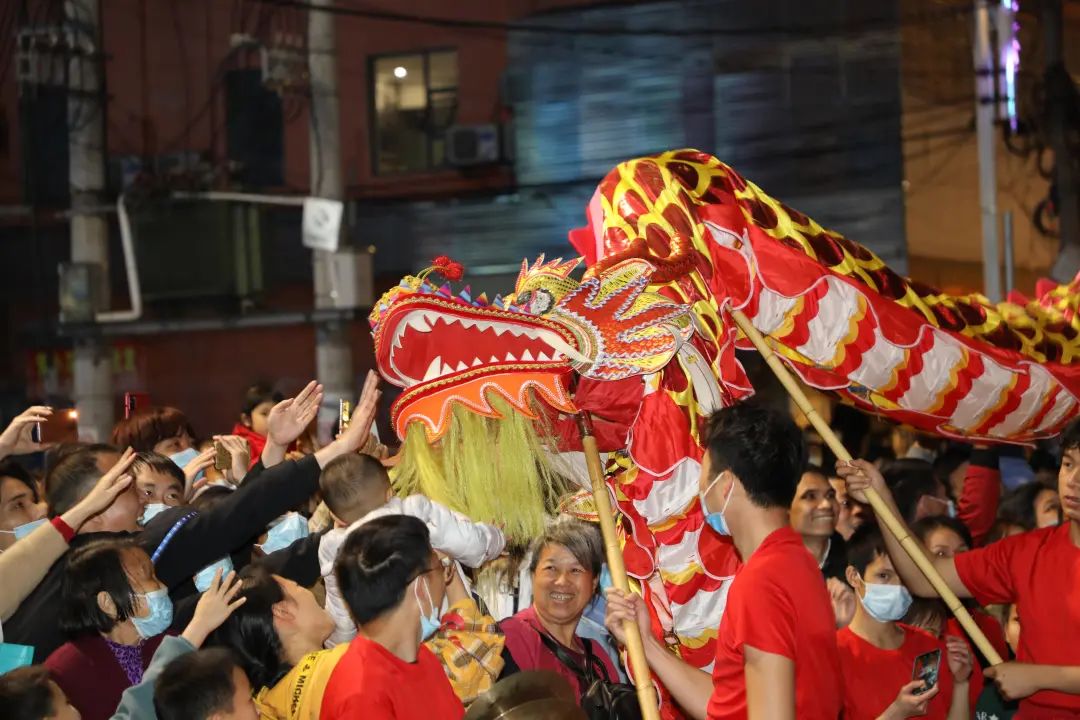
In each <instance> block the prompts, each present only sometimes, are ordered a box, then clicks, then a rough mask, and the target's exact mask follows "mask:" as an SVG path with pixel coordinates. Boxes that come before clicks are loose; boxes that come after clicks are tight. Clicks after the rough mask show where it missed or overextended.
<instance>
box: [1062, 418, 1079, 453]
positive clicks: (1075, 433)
mask: <svg viewBox="0 0 1080 720" xmlns="http://www.w3.org/2000/svg"><path fill="white" fill-rule="evenodd" d="M1060 445H1061V452H1063V453H1064V452H1065V451H1066V450H1076V449H1077V448H1080V420H1073V421H1072V422H1071V423H1069V426H1068V427H1067V428H1065V431H1064V432H1063V433H1061V438H1060Z"/></svg>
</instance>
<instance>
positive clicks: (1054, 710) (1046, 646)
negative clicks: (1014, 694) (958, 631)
mask: <svg viewBox="0 0 1080 720" xmlns="http://www.w3.org/2000/svg"><path fill="white" fill-rule="evenodd" d="M1069 527H1070V523H1065V524H1062V525H1058V526H1057V527H1052V528H1044V529H1042V530H1033V531H1031V532H1027V533H1023V534H1021V535H1014V536H1012V537H1009V538H1005V539H1004V540H1001V541H999V542H996V543H994V544H992V545H988V546H986V547H984V548H979V549H978V550H972V551H971V552H966V553H961V554H959V555H957V556H956V558H955V562H956V573H957V575H959V576H960V582H962V583H964V587H966V588H967V589H968V591H969V592H970V593H971V594H972V596H973V597H974V598H975V600H977V601H978V603H979V604H980V605H991V604H1002V603H1015V604H1016V609H1017V612H1018V613H1019V615H1020V628H1021V630H1020V647H1019V652H1018V653H1017V658H1016V659H1017V660H1018V661H1019V662H1026V663H1035V664H1037V665H1072V666H1076V665H1080V548H1078V547H1076V546H1075V545H1073V543H1072V540H1071V539H1070V538H1069ZM1016 717H1017V718H1022V719H1023V720H1042V718H1080V695H1067V694H1065V693H1059V692H1052V691H1049V690H1044V691H1043V692H1038V693H1035V694H1034V695H1032V696H1031V697H1029V698H1026V699H1024V700H1021V701H1020V712H1019V713H1018V714H1017V715H1016Z"/></svg>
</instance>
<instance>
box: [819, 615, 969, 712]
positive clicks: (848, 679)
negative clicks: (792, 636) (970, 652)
mask: <svg viewBox="0 0 1080 720" xmlns="http://www.w3.org/2000/svg"><path fill="white" fill-rule="evenodd" d="M899 625H900V627H901V628H903V629H904V644H903V645H901V646H900V647H899V648H897V649H896V650H882V649H881V648H879V647H877V646H875V645H871V644H870V643H869V642H868V641H866V640H864V639H863V638H861V637H859V636H858V635H856V634H855V633H853V632H852V631H851V628H850V627H846V628H844V629H842V630H840V631H838V632H837V633H836V645H837V648H839V650H840V667H841V668H843V672H844V688H845V690H844V720H874V718H876V717H878V716H879V715H881V713H883V712H885V710H886V708H888V707H889V706H890V705H892V703H893V700H896V696H897V695H898V694H899V693H900V688H902V687H904V686H905V685H907V684H908V683H909V682H911V680H912V677H911V675H912V672H913V670H914V669H915V658H917V657H919V656H920V655H922V654H923V653H928V652H932V651H934V650H941V665H940V669H939V671H938V686H939V687H940V688H941V689H940V690H939V691H938V694H937V695H935V696H934V699H933V700H931V701H930V707H929V708H928V710H927V713H926V714H925V715H920V716H919V717H925V718H932V719H934V720H945V719H946V718H947V717H948V716H949V705H950V703H952V694H953V677H952V673H951V672H949V656H948V651H947V650H946V649H945V643H943V642H942V641H941V640H938V639H937V638H936V637H934V636H933V635H931V634H930V633H928V632H924V631H922V630H920V629H918V628H914V627H911V626H910V625H904V624H903V623H899Z"/></svg>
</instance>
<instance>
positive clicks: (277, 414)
mask: <svg viewBox="0 0 1080 720" xmlns="http://www.w3.org/2000/svg"><path fill="white" fill-rule="evenodd" d="M322 399H323V386H322V385H320V384H319V383H317V382H315V381H314V380H312V381H311V382H309V383H308V384H307V385H306V386H305V387H304V389H303V390H301V391H300V393H299V394H298V395H297V396H296V397H294V398H288V399H286V400H282V401H281V402H279V403H278V404H277V405H275V406H274V407H273V409H271V410H270V415H269V417H268V418H267V421H266V422H267V432H266V437H267V439H268V440H269V441H270V442H272V443H274V444H275V445H280V446H281V447H288V446H289V445H290V444H291V443H292V442H293V441H294V440H296V438H298V437H300V435H302V434H303V432H304V430H305V429H306V428H307V426H308V425H309V424H310V423H311V421H312V420H314V419H315V415H317V414H318V412H319V405H321V404H322Z"/></svg>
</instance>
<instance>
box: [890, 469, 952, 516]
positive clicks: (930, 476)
mask: <svg viewBox="0 0 1080 720" xmlns="http://www.w3.org/2000/svg"><path fill="white" fill-rule="evenodd" d="M881 474H882V475H883V476H884V477H885V483H886V484H887V485H888V486H889V487H890V488H891V489H892V494H893V499H894V500H895V501H896V507H897V509H899V510H900V515H901V516H903V518H904V520H906V521H907V522H909V523H912V522H914V521H915V509H916V508H917V507H918V505H919V498H921V497H922V496H923V495H932V496H935V497H936V496H937V492H938V488H939V487H941V483H940V482H939V481H938V479H937V477H935V476H934V467H933V466H932V465H931V464H930V463H928V462H926V461H925V460H918V459H916V458H900V459H899V460H891V461H889V462H888V463H887V464H886V465H885V467H883V468H881ZM946 491H948V485H946Z"/></svg>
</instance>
